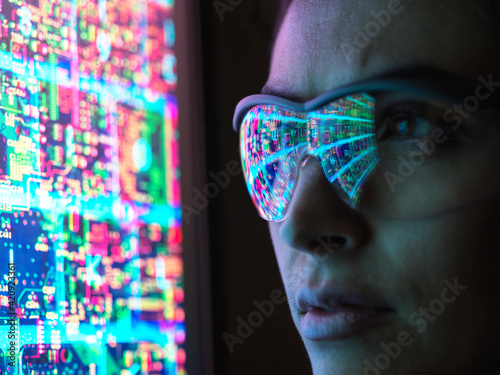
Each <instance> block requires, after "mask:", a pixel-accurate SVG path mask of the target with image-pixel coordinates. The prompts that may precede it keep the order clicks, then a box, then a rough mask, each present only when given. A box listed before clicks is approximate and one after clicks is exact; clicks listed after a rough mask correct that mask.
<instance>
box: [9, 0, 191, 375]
mask: <svg viewBox="0 0 500 375" xmlns="http://www.w3.org/2000/svg"><path fill="white" fill-rule="evenodd" d="M0 7H1V8H0V22H1V24H0V314H1V315H0V321H1V322H0V374H4V373H6V374H7V373H8V374H30V375H31V374H33V375H36V374H44V375H49V374H54V375H55V374H57V375H66V374H113V375H114V374H118V375H125V374H127V375H128V374H130V375H131V374H169V375H173V374H186V372H185V367H184V363H185V350H184V341H185V336H186V333H185V324H184V310H183V299H184V288H183V268H184V267H183V258H182V231H181V210H180V182H179V181H180V180H179V178H180V176H179V157H178V132H177V101H176V85H177V74H176V56H175V54H174V52H173V51H174V44H175V27H174V24H173V21H172V17H173V11H174V0H23V1H21V0H2V1H1V3H0Z"/></svg>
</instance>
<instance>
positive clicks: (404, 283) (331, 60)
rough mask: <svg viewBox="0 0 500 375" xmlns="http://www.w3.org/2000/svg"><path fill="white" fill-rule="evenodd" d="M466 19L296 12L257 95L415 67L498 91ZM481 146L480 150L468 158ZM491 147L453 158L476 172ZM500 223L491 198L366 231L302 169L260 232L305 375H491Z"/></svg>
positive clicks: (414, 9)
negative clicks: (272, 255) (272, 258)
mask: <svg viewBox="0 0 500 375" xmlns="http://www.w3.org/2000/svg"><path fill="white" fill-rule="evenodd" d="M475 6H477V2H470V1H451V0H449V1H447V0H444V1H424V0H420V1H411V0H401V1H394V0H392V1H389V2H387V1H362V0H357V1H341V0H335V1H333V0H331V1H328V0H318V1H306V0H301V1H295V2H293V4H292V5H291V7H290V8H289V11H288V13H287V15H286V17H285V19H284V22H283V24H282V26H281V29H280V32H279V34H278V38H277V41H276V44H275V47H274V51H273V59H272V64H271V73H270V76H269V79H268V82H267V84H266V87H265V89H264V91H265V92H266V93H273V94H276V95H281V96H290V97H293V98H295V99H297V98H298V99H300V100H308V99H311V98H313V97H315V96H317V95H319V94H321V93H323V92H326V91H328V90H330V89H332V88H335V87H337V86H339V85H343V84H348V83H350V82H355V81H358V80H362V79H366V78H370V77H374V76H377V75H379V74H381V73H383V72H386V71H391V70H394V69H399V68H405V69H406V68H408V69H407V71H409V72H410V74H411V67H412V66H417V65H418V66H420V65H428V66H432V67H435V68H438V69H440V70H443V71H446V72H449V73H452V74H455V75H458V76H461V77H463V78H466V79H468V80H470V81H471V82H478V76H480V75H482V76H483V77H485V78H486V77H488V76H489V75H490V74H491V75H492V81H494V82H500V71H499V69H498V67H497V66H498V61H500V60H499V59H498V52H497V51H498V47H497V43H496V40H495V39H494V38H493V37H492V35H491V33H489V32H488V30H487V29H485V28H486V26H484V25H486V24H487V21H486V20H485V19H481V17H482V16H481V15H480V12H478V11H477V9H476V8H475ZM384 10H385V11H384ZM373 11H375V12H373ZM382 11H384V12H382ZM388 14H390V16H388ZM377 17H378V21H377ZM372 21H376V22H378V23H379V26H380V27H379V32H378V33H377V32H375V30H376V27H375V26H374V25H373V24H372V26H373V27H374V28H373V29H372V31H373V32H372V35H373V36H372V37H369V39H368V42H367V40H366V39H364V40H361V39H359V38H362V37H360V36H359V30H365V29H366V27H367V25H368V23H369V22H372ZM356 41H357V42H356ZM349 46H350V47H349ZM351 47H352V48H351ZM353 51H354V52H353ZM499 91H500V87H499ZM482 136H483V137H484V138H485V139H484V146H483V145H481V147H476V145H477V144H479V143H477V142H478V140H480V139H481V137H482ZM496 136H498V134H497V133H496V132H492V134H488V136H486V135H482V134H478V135H477V136H476V137H475V138H474V142H476V143H473V142H472V140H471V141H470V142H468V140H467V139H465V140H463V147H464V149H463V150H464V151H463V153H465V150H467V152H468V154H467V155H468V156H467V158H469V159H468V160H474V158H476V160H479V162H480V160H481V159H478V158H477V155H483V156H481V157H484V160H485V159H486V158H487V156H488V153H490V155H491V158H494V157H496V158H498V153H497V151H496V148H497V147H496V144H498V143H497V141H498V140H499V139H500V137H499V138H497V139H495V137H496ZM457 147H462V146H460V144H459V146H457ZM476 151H477V153H476ZM454 152H456V153H460V152H461V150H460V149H459V148H458V149H457V150H455V151H454ZM478 153H482V154H478ZM495 154H496V155H495ZM485 162H487V161H486V160H485ZM474 163H477V162H474ZM474 163H472V162H471V163H470V164H474ZM495 164H496V163H492V165H493V167H492V170H491V174H490V175H488V176H485V177H484V181H462V183H463V184H465V185H464V186H466V184H471V183H473V184H475V186H481V185H482V184H484V186H488V184H490V183H491V181H494V180H496V181H498V179H499V177H498V176H499V175H500V166H499V167H498V169H497V170H494V166H495ZM476 165H477V164H476ZM469 167H470V168H471V169H474V165H469ZM447 168H453V166H451V165H450V166H448V167H447ZM446 172H447V173H448V172H450V169H448V170H447V171H446ZM459 172H460V171H457V175H458V173H459ZM451 173H452V174H453V173H454V172H453V171H452V172H451ZM462 175H466V174H462ZM438 177H439V175H438V176H436V178H438ZM406 183H411V178H410V179H408V181H407V182H406ZM497 186H498V183H497ZM429 194H431V192H429ZM440 194H453V192H451V191H450V192H440ZM394 204H404V202H403V203H401V202H396V203H394ZM499 209H500V196H499V195H495V194H494V195H490V196H489V197H488V198H484V199H478V200H474V201H471V202H469V203H465V204H462V205H460V206H458V207H456V208H454V209H451V210H447V211H443V212H439V213H438V214H437V215H434V216H432V217H425V218H420V219H411V220H410V219H408V220H393V219H381V218H375V217H372V216H369V215H365V214H363V213H361V212H358V211H355V210H353V209H351V208H350V207H349V206H347V205H346V204H345V203H344V202H343V201H342V200H341V199H339V198H338V197H337V195H336V194H335V193H334V191H333V189H332V187H331V186H330V184H329V183H328V181H327V180H326V178H325V177H324V174H323V171H322V168H321V166H320V164H319V162H318V161H317V160H316V159H314V158H309V159H306V160H305V162H304V163H303V166H302V169H301V172H300V179H299V181H298V185H297V187H296V191H295V193H294V197H293V200H292V202H291V206H290V208H289V210H288V213H287V216H286V218H285V220H284V221H282V222H279V223H271V224H270V231H271V236H272V240H273V243H274V248H275V251H276V256H277V259H278V263H279V266H280V271H281V275H282V278H283V282H284V285H285V289H286V292H287V296H288V300H289V303H290V308H291V312H292V316H293V319H294V321H295V324H296V326H297V328H298V330H299V332H300V334H301V336H302V339H303V341H304V344H305V346H306V349H307V352H308V354H309V357H310V359H311V363H312V367H313V370H314V374H315V375H320V374H349V375H351V374H367V375H376V374H440V375H443V374H455V375H456V374H476V373H492V372H481V371H480V368H481V367H484V369H485V370H484V371H491V369H493V368H496V367H494V363H493V358H494V355H496V349H497V347H498V345H497V344H496V338H497V335H498V334H499V333H500V320H499V319H498V318H497V316H498V308H499V306H500V303H499V301H500V288H499V287H500V276H499V275H500V273H499V272H498V270H497V267H498V265H499V264H500V262H499V257H500V255H499V254H500V252H499V251H498V243H500V229H499V227H498V224H500V220H499V219H498V217H499V214H498V212H499ZM494 352H495V354H494ZM492 366H493V367H492Z"/></svg>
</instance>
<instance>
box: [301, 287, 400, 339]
mask: <svg viewBox="0 0 500 375" xmlns="http://www.w3.org/2000/svg"><path fill="white" fill-rule="evenodd" d="M295 299H296V302H297V306H298V308H299V317H300V331H301V333H302V335H303V336H304V337H305V338H307V339H309V340H313V341H323V340H340V339H345V338H347V337H350V336H353V335H355V334H359V333H362V332H364V331H366V330H368V329H370V328H371V327H375V326H378V325H383V324H388V323H389V322H390V321H391V320H393V319H395V318H396V317H397V314H396V310H394V309H393V308H391V307H389V306H388V305H387V304H386V303H385V302H383V301H378V300H376V299H373V298H370V297H368V296H366V295H363V294H361V293H358V292H354V291H349V290H347V289H345V288H338V287H336V286H334V287H328V286H327V287H323V288H310V287H304V288H301V289H300V290H299V291H298V292H297V294H296V298H295Z"/></svg>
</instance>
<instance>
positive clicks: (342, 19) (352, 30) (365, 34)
mask: <svg viewBox="0 0 500 375" xmlns="http://www.w3.org/2000/svg"><path fill="white" fill-rule="evenodd" d="M474 3H475V2H471V1H466V0H459V1H451V0H441V1H430V0H419V1H412V0H400V1H398V0H389V1H387V0H384V1H381V0H375V1H373V0H369V1H368V0H349V1H347V0H315V1H311V0H296V1H294V2H293V3H292V4H291V6H290V8H289V9H288V12H287V14H286V16H285V18H284V20H283V24H282V26H281V28H280V31H279V33H278V37H277V39H276V43H275V46H274V49H273V57H272V61H271V70H270V75H269V78H268V81H267V84H266V86H265V88H264V90H263V91H264V92H267V93H274V94H278V95H282V96H290V97H293V98H297V99H301V100H306V99H309V98H312V97H314V96H317V95H319V94H320V93H322V92H325V91H328V90H330V89H332V88H334V87H337V86H340V85H343V84H347V83H350V82H353V81H357V80H361V79H365V78H370V77H372V76H375V75H378V74H380V73H383V72H385V71H391V70H397V69H399V68H402V67H407V66H413V65H418V66H432V67H435V68H438V69H441V70H444V71H447V72H450V73H453V74H455V75H458V76H463V77H466V78H470V79H472V80H473V79H475V78H476V77H477V76H478V75H479V74H489V73H495V72H496V71H497V70H498V68H497V67H496V66H497V65H498V64H497V62H498V61H499V60H498V52H496V50H497V49H498V48H496V45H497V43H496V40H495V38H494V37H493V33H492V32H491V31H490V30H488V29H487V28H485V27H484V26H483V25H485V24H486V23H487V22H485V20H484V18H481V17H483V16H482V14H481V13H480V12H479V11H478V8H477V3H476V5H474Z"/></svg>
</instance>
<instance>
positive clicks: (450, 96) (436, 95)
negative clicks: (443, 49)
mask: <svg viewBox="0 0 500 375" xmlns="http://www.w3.org/2000/svg"><path fill="white" fill-rule="evenodd" d="M480 86H483V87H484V85H482V84H481V83H480V82H475V83H474V82H470V81H464V80H461V79H459V78H457V79H452V80H450V79H444V80H439V79H438V80H435V79H434V80H425V79H424V78H420V79H415V78H412V79H408V78H404V79H399V78H385V79H381V78H377V79H369V80H365V81H359V82H355V83H352V84H348V85H345V86H341V87H338V88H335V89H333V90H330V91H327V92H325V93H323V94H321V95H319V96H317V97H315V98H313V99H311V100H308V101H306V102H297V101H293V100H290V99H286V98H283V97H281V96H276V95H266V94H258V95H251V96H248V97H246V98H244V99H242V100H241V101H240V102H239V103H238V105H237V106H236V109H235V112H234V117H233V129H234V131H236V132H239V131H240V129H241V125H242V121H243V119H244V117H245V116H246V114H247V112H248V111H250V110H251V109H252V108H253V107H255V106H259V105H276V106H280V107H284V108H286V109H290V110H293V111H298V112H311V111H315V110H318V109H320V108H321V107H323V106H325V105H327V104H328V103H330V102H334V101H336V100H338V99H340V98H342V97H345V96H348V95H352V94H356V93H358V94H359V93H368V94H370V93H373V92H380V91H399V92H404V93H409V94H414V95H418V96H422V97H426V98H428V99H429V100H436V101H440V102H442V103H449V104H450V108H451V105H453V104H462V103H464V101H465V100H466V98H468V97H470V96H474V97H477V95H476V92H477V89H478V88H479V87H480ZM480 104H481V106H480V108H478V110H477V112H480V113H485V112H486V113H487V114H493V115H497V116H498V115H499V113H500V95H498V94H496V93H495V92H490V95H489V96H488V97H487V98H485V99H484V100H481V101H480ZM240 153H241V150H240ZM245 179H246V178H245ZM259 216H260V215H259ZM285 216H286V215H285ZM284 219H285V217H283V218H282V219H280V220H271V222H280V221H283V220H284ZM264 220H267V221H269V220H268V219H265V218H264Z"/></svg>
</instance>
